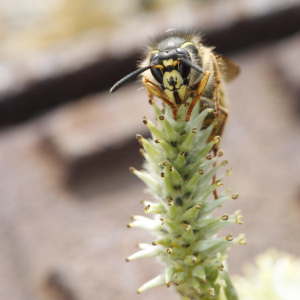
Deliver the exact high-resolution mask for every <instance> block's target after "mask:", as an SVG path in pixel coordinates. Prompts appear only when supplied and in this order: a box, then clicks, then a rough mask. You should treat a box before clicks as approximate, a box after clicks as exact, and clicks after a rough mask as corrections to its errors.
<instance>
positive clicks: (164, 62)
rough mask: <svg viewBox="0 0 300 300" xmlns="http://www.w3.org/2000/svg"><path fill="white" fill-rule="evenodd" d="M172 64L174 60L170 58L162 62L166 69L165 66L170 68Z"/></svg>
mask: <svg viewBox="0 0 300 300" xmlns="http://www.w3.org/2000/svg"><path fill="white" fill-rule="evenodd" d="M173 62H174V60H173V59H172V58H170V59H168V60H164V61H163V65H164V66H165V67H167V66H172V64H173Z"/></svg>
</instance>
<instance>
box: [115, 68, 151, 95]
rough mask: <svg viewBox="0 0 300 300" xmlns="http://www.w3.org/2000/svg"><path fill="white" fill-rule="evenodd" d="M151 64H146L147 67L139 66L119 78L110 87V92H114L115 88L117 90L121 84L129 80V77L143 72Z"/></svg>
mask: <svg viewBox="0 0 300 300" xmlns="http://www.w3.org/2000/svg"><path fill="white" fill-rule="evenodd" d="M150 68H151V66H147V67H144V68H141V69H137V70H135V71H134V72H132V73H130V74H128V75H126V76H125V77H123V78H122V79H121V80H119V81H118V82H117V83H115V84H114V85H113V87H112V88H111V89H110V92H111V93H113V92H115V91H116V90H118V89H119V88H120V87H121V86H122V85H124V84H125V83H126V82H127V81H129V80H130V79H132V78H134V77H136V76H138V75H140V74H141V73H143V72H144V71H146V70H148V69H150Z"/></svg>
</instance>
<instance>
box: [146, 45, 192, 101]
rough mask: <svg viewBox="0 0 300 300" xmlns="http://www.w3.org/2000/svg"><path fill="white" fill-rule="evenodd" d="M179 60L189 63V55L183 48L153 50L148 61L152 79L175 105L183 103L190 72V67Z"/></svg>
mask: <svg viewBox="0 0 300 300" xmlns="http://www.w3.org/2000/svg"><path fill="white" fill-rule="evenodd" d="M181 59H183V60H184V61H186V60H187V61H190V62H191V57H190V54H189V53H188V52H187V51H186V50H185V49H183V48H176V49H169V50H165V51H158V50H154V51H153V56H152V58H151V60H150V65H151V66H152V68H151V69H150V70H151V73H152V75H153V77H154V78H155V79H156V80H157V82H159V83H160V84H161V87H162V89H163V90H164V92H165V94H166V95H167V97H168V98H169V99H170V100H171V101H172V102H174V103H176V104H181V103H182V102H183V101H184V98H185V94H186V90H187V86H188V84H189V77H190V72H191V67H190V66H189V65H187V64H186V63H184V62H182V61H181Z"/></svg>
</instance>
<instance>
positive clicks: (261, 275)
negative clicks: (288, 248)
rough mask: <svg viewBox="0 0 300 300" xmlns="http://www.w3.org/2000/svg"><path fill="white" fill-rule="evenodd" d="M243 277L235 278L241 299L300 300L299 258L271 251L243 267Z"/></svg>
mask: <svg viewBox="0 0 300 300" xmlns="http://www.w3.org/2000/svg"><path fill="white" fill-rule="evenodd" d="M244 274H245V276H244V277H242V276H237V275H236V276H234V277H233V280H234V283H235V285H236V287H237V290H238V293H239V296H240V299H241V300H266V299H272V300H292V299H295V300H296V299H300V259H299V258H296V257H294V256H292V255H290V254H287V253H279V252H277V251H276V250H274V249H270V250H268V251H267V252H265V253H263V254H260V255H259V256H258V257H257V259H256V264H255V266H254V265H250V264H249V265H246V266H245V269H244Z"/></svg>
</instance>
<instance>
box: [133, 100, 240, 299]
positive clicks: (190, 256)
mask: <svg viewBox="0 0 300 300" xmlns="http://www.w3.org/2000/svg"><path fill="white" fill-rule="evenodd" d="M151 104H152V105H153V108H154V112H155V119H156V120H155V122H154V123H152V122H151V121H149V120H147V119H146V118H144V120H143V122H144V124H145V125H147V126H148V128H149V130H150V132H151V135H152V138H150V139H144V138H143V137H142V136H141V135H137V138H138V140H139V142H140V144H141V145H142V146H143V151H142V153H143V156H144V158H145V161H146V162H145V165H144V170H142V171H137V170H136V169H134V168H131V171H132V172H133V173H134V174H135V175H137V176H138V177H139V178H140V179H141V180H142V181H143V182H144V183H145V184H146V186H147V187H148V189H149V190H150V191H151V193H152V194H153V195H154V199H155V201H156V202H151V201H144V202H143V203H144V205H145V212H146V213H147V214H149V215H151V216H149V217H144V216H133V221H132V222H131V223H130V224H129V225H128V226H129V227H140V228H145V229H148V230H149V231H151V232H152V233H154V234H155V235H156V239H155V241H154V242H153V243H152V244H139V247H140V249H141V250H140V251H138V252H136V253H134V254H133V255H131V256H129V257H128V258H127V260H128V261H130V260H133V259H135V258H140V257H156V258H157V259H159V260H160V261H161V262H163V264H164V265H165V269H164V270H163V272H162V274H160V275H158V276H157V277H155V278H154V279H152V280H150V281H148V282H147V283H145V284H144V285H143V286H142V287H140V288H139V289H138V292H139V293H141V292H143V291H145V290H147V289H150V288H153V287H156V286H162V285H166V286H168V287H169V286H170V285H171V284H172V285H174V286H175V288H176V290H177V292H178V293H179V294H180V296H181V299H182V300H196V299H210V300H212V299H218V300H236V299H238V296H237V294H236V292H235V289H234V287H233V285H232V283H231V280H230V277H229V275H228V273H227V271H226V258H227V252H228V250H229V248H230V247H231V246H232V245H233V244H237V243H239V244H245V237H244V235H243V234H241V235H239V236H237V237H233V236H232V235H231V234H228V235H227V236H223V237H218V236H217V233H218V231H219V230H220V229H221V228H223V227H224V226H227V225H229V224H232V223H236V224H241V223H242V221H241V219H242V216H241V215H240V212H239V211H237V212H235V213H234V214H232V215H223V216H219V217H212V216H211V214H212V213H213V212H214V210H215V209H216V208H218V207H220V206H221V205H223V204H224V203H225V202H227V201H228V200H231V199H236V198H237V197H238V194H233V195H229V194H228V193H227V192H222V193H220V194H219V197H218V199H214V197H213V196H212V193H213V191H214V190H215V189H216V188H217V187H218V186H221V185H222V184H223V183H222V179H223V177H224V176H225V175H226V174H225V175H222V176H219V177H217V178H216V182H215V184H213V180H212V179H213V176H214V175H216V174H217V171H218V170H219V169H220V167H222V166H223V165H225V164H226V163H227V162H226V161H221V162H219V160H220V157H221V156H222V154H223V152H220V153H219V155H217V156H216V157H214V156H213V155H212V154H211V150H212V147H213V146H214V145H215V144H217V143H219V142H220V137H215V138H214V140H213V141H212V142H210V143H207V139H208V137H209V136H210V134H211V132H212V129H213V124H211V125H210V126H209V127H207V128H206V129H204V130H201V128H202V123H203V121H204V119H205V116H206V115H207V114H208V113H209V112H211V111H212V110H211V109H206V110H205V111H203V112H202V113H201V114H199V109H198V107H195V108H194V110H193V113H192V116H191V118H190V120H189V122H185V115H186V110H187V107H185V106H184V105H182V106H181V107H180V109H179V111H178V116H177V119H176V121H175V120H174V119H173V116H172V111H171V109H170V108H169V107H166V108H165V109H164V110H160V109H159V108H158V107H157V106H156V105H155V104H154V102H151Z"/></svg>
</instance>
